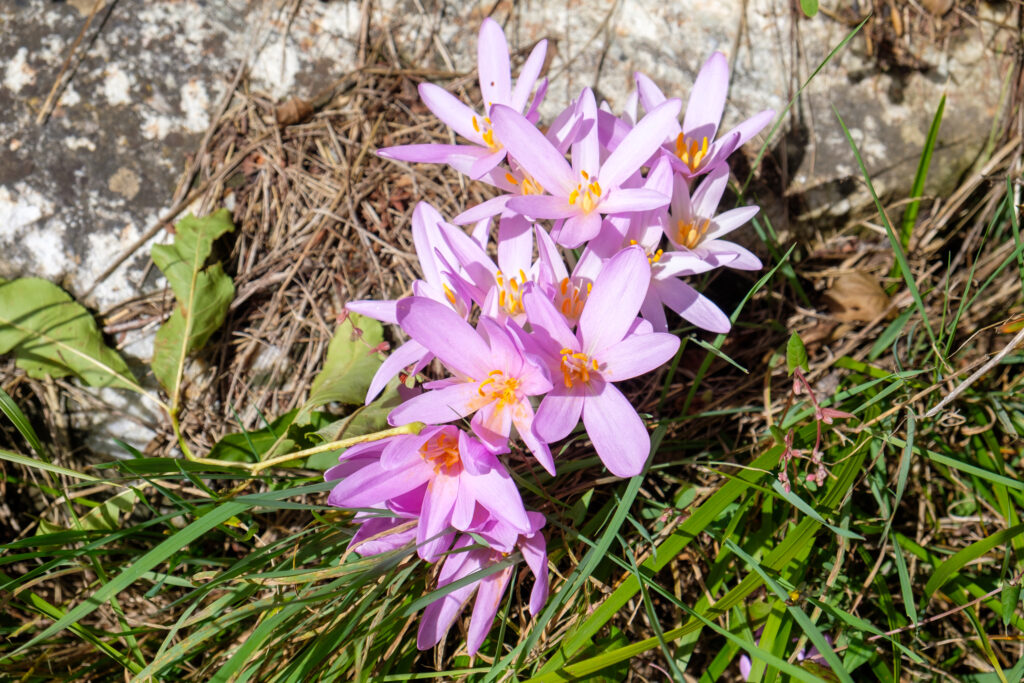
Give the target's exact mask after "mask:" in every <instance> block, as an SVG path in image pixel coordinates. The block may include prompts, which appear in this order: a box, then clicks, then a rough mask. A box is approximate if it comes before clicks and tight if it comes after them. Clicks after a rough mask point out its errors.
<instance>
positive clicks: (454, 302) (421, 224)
mask: <svg viewBox="0 0 1024 683" xmlns="http://www.w3.org/2000/svg"><path fill="white" fill-rule="evenodd" d="M445 229H450V230H454V231H456V232H459V234H462V235H463V236H465V235H464V233H462V232H461V231H460V230H459V229H458V228H456V227H454V226H450V225H448V224H447V223H445V222H444V219H443V218H441V214H440V213H438V211H437V209H435V208H434V207H433V206H431V205H430V204H428V203H427V202H420V203H419V204H417V205H416V208H415V209H414V210H413V213H412V243H413V246H414V247H415V248H416V255H417V256H419V261H420V271H421V272H422V273H423V279H422V280H417V281H416V282H414V283H413V287H412V288H413V293H414V294H415V295H416V296H421V297H426V298H428V299H433V300H434V301H437V302H440V303H441V304H443V305H445V306H448V307H450V308H451V309H452V310H453V311H455V312H456V313H458V314H459V315H460V316H462V317H463V318H465V317H467V316H468V315H469V308H470V304H471V303H472V302H471V301H470V295H469V292H467V291H466V289H465V285H464V279H463V278H462V277H460V273H457V272H454V271H455V268H454V266H453V265H452V264H455V263H457V262H458V261H457V259H456V258H455V254H454V253H452V250H451V248H449V247H448V242H447V241H446V240H445V239H444V238H443V236H442V234H443V231H444V230H445ZM466 239H470V238H468V237H467V238H466ZM483 239H486V238H485V237H484V238H483ZM397 304H398V302H397V301H378V300H370V299H364V300H360V301H350V302H349V303H348V304H346V306H345V308H347V309H348V310H350V311H355V312H356V313H358V314H360V315H365V316H367V317H368V318H373V319H374V320H380V321H382V322H388V323H392V324H397V323H398V314H397V309H396V306H397ZM433 358H434V356H433V355H432V354H431V353H430V352H429V351H427V350H426V349H425V348H423V346H422V345H420V344H419V343H418V342H416V341H414V340H410V341H407V342H406V343H404V344H402V345H401V346H399V347H398V348H397V349H395V350H394V351H392V352H391V353H390V354H389V355H388V357H387V358H385V359H384V362H383V363H382V364H381V366H380V367H379V368H378V369H377V372H376V374H374V376H373V380H372V381H371V382H370V387H369V389H368V390H367V392H366V403H367V404H369V403H370V401H372V400H373V399H374V398H375V397H376V396H377V394H379V393H380V392H381V390H382V389H383V388H384V387H385V386H386V385H387V383H388V381H389V380H390V379H391V378H392V377H394V376H395V375H397V374H398V373H399V372H401V371H402V369H403V368H407V367H409V366H414V367H413V370H412V372H413V374H415V373H417V372H419V371H420V370H422V369H423V368H425V367H426V366H427V364H429V363H430V361H431V360H432V359H433Z"/></svg>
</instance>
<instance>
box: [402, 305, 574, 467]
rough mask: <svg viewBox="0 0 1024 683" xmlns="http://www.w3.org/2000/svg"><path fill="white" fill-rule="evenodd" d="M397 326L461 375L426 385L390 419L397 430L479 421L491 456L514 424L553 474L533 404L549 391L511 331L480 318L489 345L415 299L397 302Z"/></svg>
mask: <svg viewBox="0 0 1024 683" xmlns="http://www.w3.org/2000/svg"><path fill="white" fill-rule="evenodd" d="M398 322H399V324H400V325H401V326H402V329H403V330H405V332H406V333H407V334H408V335H409V336H410V337H412V338H413V339H414V340H416V341H417V342H419V343H420V344H422V345H423V346H424V347H425V348H426V349H428V350H429V351H430V352H431V353H433V354H434V355H435V356H437V357H438V358H439V359H440V360H441V362H442V363H444V365H445V367H446V368H448V369H449V370H450V371H451V372H452V374H454V375H455V377H454V378H452V379H445V380H440V381H437V382H430V383H428V384H426V385H425V386H426V388H428V389H432V391H427V392H424V393H422V394H420V395H419V396H415V397H413V398H411V399H409V400H408V401H406V402H405V403H402V404H401V405H399V406H398V407H397V408H395V409H394V410H393V411H391V415H390V416H389V417H388V420H389V421H390V422H391V424H392V425H398V424H407V423H409V422H417V421H418V422H425V423H427V424H441V423H444V422H451V421H452V420H457V419H459V418H462V417H465V416H467V415H470V414H473V420H472V422H471V424H472V427H473V431H474V432H475V433H476V434H477V436H479V437H480V438H481V439H482V440H483V441H484V442H485V443H486V444H487V445H488V446H489V447H490V448H492V450H497V451H500V450H503V449H504V448H506V446H505V440H506V439H507V438H508V436H509V433H510V432H511V429H512V425H515V427H516V430H517V431H518V432H519V437H520V438H521V439H522V440H523V442H524V443H525V444H526V446H527V447H528V448H529V449H530V451H532V452H533V454H534V456H535V457H536V458H537V460H538V462H540V464H541V465H543V466H544V469H546V470H547V471H548V472H550V473H551V474H552V475H553V474H554V473H555V462H554V459H553V458H552V457H551V450H550V449H549V448H548V446H547V444H546V443H544V442H542V441H540V440H539V439H537V438H536V437H535V436H533V430H532V425H533V407H532V406H531V405H530V401H529V397H530V396H537V395H539V394H543V393H546V392H548V391H550V390H551V382H550V381H548V378H547V375H546V373H545V372H544V370H542V369H541V367H540V366H539V365H538V364H537V363H536V362H534V361H533V360H531V359H530V358H528V357H527V356H526V355H525V354H524V353H523V352H522V350H521V349H520V348H519V346H518V345H517V343H516V340H515V339H514V338H513V337H512V336H511V335H510V334H509V332H508V331H507V330H506V328H505V327H503V326H502V325H500V324H498V323H497V322H496V321H494V320H492V319H491V318H487V317H483V318H481V319H480V327H481V328H482V330H483V331H484V333H485V334H486V341H485V340H484V338H483V337H481V336H480V334H479V333H478V331H477V330H474V329H473V328H472V327H471V326H470V325H469V323H467V322H466V321H465V320H463V319H462V318H461V317H459V316H458V315H457V314H456V313H455V312H454V311H452V310H451V309H450V308H448V307H447V306H444V305H442V304H439V303H438V302H436V301H433V300H431V299H425V298H422V297H410V298H408V299H403V300H401V301H399V302H398Z"/></svg>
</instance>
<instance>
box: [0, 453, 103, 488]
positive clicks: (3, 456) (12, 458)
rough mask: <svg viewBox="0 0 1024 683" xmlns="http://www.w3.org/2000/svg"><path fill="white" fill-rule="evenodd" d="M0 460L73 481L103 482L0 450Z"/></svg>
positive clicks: (97, 478)
mask: <svg viewBox="0 0 1024 683" xmlns="http://www.w3.org/2000/svg"><path fill="white" fill-rule="evenodd" d="M0 460H7V461H9V462H14V463H17V464H19V465H25V466H26V467H34V468H35V469H37V470H45V471H47V472H52V473H53V474H62V475H64V476H65V477H72V478H74V479H84V480H85V481H104V480H103V479H100V478H99V477H94V476H92V475H91V474H82V473H81V472H76V471H74V470H69V469H68V468H66V467H61V466H60V465H51V464H50V463H48V462H43V461H42V460H36V459H35V458H29V457H27V456H24V455H18V454H17V453H11V452H10V451H3V450H0Z"/></svg>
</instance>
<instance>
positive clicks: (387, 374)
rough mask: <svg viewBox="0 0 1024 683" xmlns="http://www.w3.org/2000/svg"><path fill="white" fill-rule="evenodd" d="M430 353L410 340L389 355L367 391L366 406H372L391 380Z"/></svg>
mask: <svg viewBox="0 0 1024 683" xmlns="http://www.w3.org/2000/svg"><path fill="white" fill-rule="evenodd" d="M429 353H430V352H429V351H427V350H426V349H425V348H423V346H422V345H421V344H420V343H419V342H417V341H416V340H415V339H410V340H409V341H407V342H405V343H404V344H402V345H401V346H399V347H398V348H397V349H395V350H394V351H392V352H391V353H390V354H388V357H387V358H385V359H384V362H383V363H381V365H380V367H379V368H377V372H376V373H374V375H373V379H372V380H371V381H370V388H369V389H367V391H366V404H365V405H370V402H371V401H373V399H375V398H377V394H379V393H380V392H381V391H383V389H384V387H386V386H387V384H388V382H390V381H391V378H392V377H394V376H395V375H397V374H398V373H400V372H401V371H402V369H403V368H407V367H409V366H410V365H413V364H415V363H418V362H419V361H420V359H422V358H423V356H424V355H425V354H429Z"/></svg>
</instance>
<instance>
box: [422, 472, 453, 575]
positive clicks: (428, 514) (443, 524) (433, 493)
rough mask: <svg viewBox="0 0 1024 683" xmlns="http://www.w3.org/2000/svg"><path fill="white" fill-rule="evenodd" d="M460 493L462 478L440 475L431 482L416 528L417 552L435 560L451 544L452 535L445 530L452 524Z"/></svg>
mask: <svg viewBox="0 0 1024 683" xmlns="http://www.w3.org/2000/svg"><path fill="white" fill-rule="evenodd" d="M458 495H459V479H458V477H450V476H448V475H446V474H439V475H437V476H435V477H434V478H433V479H432V480H431V481H430V483H429V484H427V493H426V495H425V496H424V497H423V509H422V510H421V511H420V523H419V526H418V527H417V529H416V543H417V546H418V547H417V549H416V551H417V552H418V553H419V556H420V557H421V558H423V559H424V560H426V561H427V562H433V561H434V560H436V559H437V558H438V557H440V556H441V553H443V552H444V551H446V550H448V548H449V547H450V546H451V541H452V534H446V533H444V532H445V530H447V529H448V528H449V526H450V525H451V521H452V509H453V508H454V507H455V499H456V497H457V496H458Z"/></svg>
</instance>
